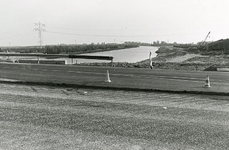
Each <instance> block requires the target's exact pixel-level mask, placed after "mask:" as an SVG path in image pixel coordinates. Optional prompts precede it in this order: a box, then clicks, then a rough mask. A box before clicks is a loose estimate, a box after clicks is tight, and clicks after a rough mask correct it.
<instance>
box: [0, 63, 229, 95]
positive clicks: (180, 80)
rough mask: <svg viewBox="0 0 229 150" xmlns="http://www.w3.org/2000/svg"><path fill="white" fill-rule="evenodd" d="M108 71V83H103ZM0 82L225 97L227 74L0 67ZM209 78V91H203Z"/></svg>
mask: <svg viewBox="0 0 229 150" xmlns="http://www.w3.org/2000/svg"><path fill="white" fill-rule="evenodd" d="M107 70H108V71H109V75H110V79H111V81H112V82H111V83H105V82H104V81H105V80H106V79H107V78H106V72H107ZM0 72H1V73H0V78H2V79H15V80H22V81H28V82H41V83H60V84H62V83H65V84H75V85H84V86H96V87H107V88H119V89H120V88H121V89H151V90H162V91H163V90H164V91H189V92H190V91H191V92H213V93H214V92H215V93H228V89H229V88H228V87H229V73H227V72H206V71H173V70H154V69H152V70H151V69H139V68H137V69H136V68H116V67H90V66H74V65H73V66H55V65H32V64H3V63H2V64H0ZM207 75H209V77H210V83H211V88H204V87H203V85H204V84H205V79H206V77H207Z"/></svg>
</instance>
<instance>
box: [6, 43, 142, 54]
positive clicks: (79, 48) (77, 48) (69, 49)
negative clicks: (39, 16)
mask: <svg viewBox="0 0 229 150" xmlns="http://www.w3.org/2000/svg"><path fill="white" fill-rule="evenodd" d="M138 46H139V45H138V44H137V43H124V44H113V43H110V44H105V43H102V44H93V43H92V44H81V45H47V46H44V47H42V48H38V47H14V48H12V47H11V48H4V51H9V52H19V53H45V54H72V53H74V54H83V53H93V52H102V51H110V50H118V49H125V48H133V47H138Z"/></svg>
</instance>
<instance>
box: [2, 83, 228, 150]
mask: <svg viewBox="0 0 229 150" xmlns="http://www.w3.org/2000/svg"><path fill="white" fill-rule="evenodd" d="M0 89H1V90H0V122H1V124H0V149H15V150H18V149H22V150H32V149H44V150H47V149H55V150H58V149H60V150H63V149H72V150H76V149H79V150H92V149H94V150H100V149H105V150H110V149H111V150H112V149H113V150H118V149H121V150H123V149H124V150H125V149H127V150H143V149H145V150H150V149H153V150H157V149H163V150H166V149H168V150H173V149H174V150H177V149H198V150H199V149H213V150H215V149H217V150H218V149H228V147H229V140H228V139H229V101H228V97H226V96H213V95H212V96H207V95H193V94H186V95H185V94H168V93H156V92H132V91H121V90H100V89H84V88H78V89H76V88H60V87H51V86H49V87H48V86H29V85H19V84H18V85H16V84H1V85H0Z"/></svg>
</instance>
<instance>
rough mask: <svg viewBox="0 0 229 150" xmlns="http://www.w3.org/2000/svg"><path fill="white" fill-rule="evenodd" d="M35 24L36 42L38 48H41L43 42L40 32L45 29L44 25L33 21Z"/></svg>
mask: <svg viewBox="0 0 229 150" xmlns="http://www.w3.org/2000/svg"><path fill="white" fill-rule="evenodd" d="M35 26H37V28H34V30H35V31H38V44H39V45H40V48H42V43H43V41H42V40H43V39H42V32H44V31H46V30H45V29H44V27H45V25H44V24H42V23H40V22H39V23H35Z"/></svg>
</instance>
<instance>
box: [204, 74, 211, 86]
mask: <svg viewBox="0 0 229 150" xmlns="http://www.w3.org/2000/svg"><path fill="white" fill-rule="evenodd" d="M204 87H211V85H210V79H209V76H207V78H206V80H205V85H204Z"/></svg>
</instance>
